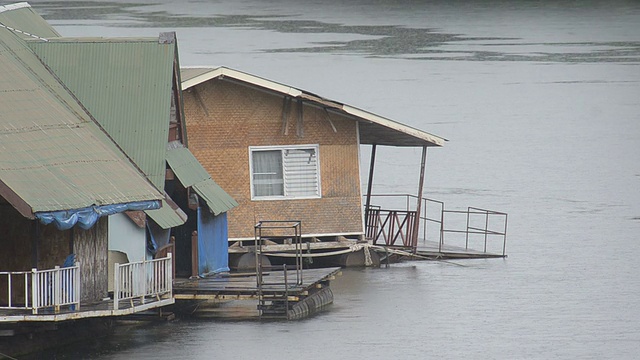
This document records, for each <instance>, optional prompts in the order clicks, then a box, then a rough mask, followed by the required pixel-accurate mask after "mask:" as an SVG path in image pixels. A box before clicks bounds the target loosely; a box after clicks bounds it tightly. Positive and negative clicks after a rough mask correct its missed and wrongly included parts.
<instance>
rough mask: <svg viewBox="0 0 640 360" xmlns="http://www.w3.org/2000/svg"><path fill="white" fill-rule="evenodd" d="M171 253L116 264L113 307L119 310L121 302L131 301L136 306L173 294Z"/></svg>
mask: <svg viewBox="0 0 640 360" xmlns="http://www.w3.org/2000/svg"><path fill="white" fill-rule="evenodd" d="M171 255H172V254H171V253H168V254H167V257H165V258H160V259H153V260H143V261H137V262H132V263H128V264H117V263H116V264H115V265H114V267H115V272H114V276H115V279H114V283H113V284H114V290H113V309H114V310H118V309H119V306H120V302H122V301H127V300H128V301H129V305H130V306H131V307H134V306H135V305H134V302H135V301H136V300H138V301H139V302H140V304H145V303H147V302H154V301H159V300H160V299H161V297H163V296H167V295H168V296H169V297H170V296H171V295H172V289H173V270H172V259H171Z"/></svg>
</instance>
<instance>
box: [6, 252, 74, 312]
mask: <svg viewBox="0 0 640 360" xmlns="http://www.w3.org/2000/svg"><path fill="white" fill-rule="evenodd" d="M4 276H6V279H7V282H6V285H7V289H6V291H3V293H4V294H6V295H7V299H6V304H3V305H2V306H0V309H23V310H29V309H30V310H31V311H32V312H33V314H37V313H38V310H40V309H44V308H53V309H54V311H55V312H56V313H57V312H59V311H60V307H61V306H67V305H68V306H70V307H71V309H72V310H77V309H79V308H80V264H79V263H75V265H74V266H71V267H64V268H61V267H59V266H56V267H55V268H53V269H50V270H38V269H31V271H3V272H0V277H4ZM14 279H15V280H17V281H14ZM29 290H31V293H29ZM18 297H20V301H19V302H17V303H16V302H14V299H17V298H18Z"/></svg>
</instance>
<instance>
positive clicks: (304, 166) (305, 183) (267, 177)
mask: <svg viewBox="0 0 640 360" xmlns="http://www.w3.org/2000/svg"><path fill="white" fill-rule="evenodd" d="M249 169H250V171H251V199H253V200H269V199H304V198H319V197H320V196H321V191H320V163H319V161H318V145H296V146H250V147H249Z"/></svg>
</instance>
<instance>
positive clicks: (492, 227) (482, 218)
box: [440, 206, 508, 256]
mask: <svg viewBox="0 0 640 360" xmlns="http://www.w3.org/2000/svg"><path fill="white" fill-rule="evenodd" d="M445 214H459V215H461V216H463V217H464V219H465V220H466V224H465V226H464V228H462V227H458V228H445V227H443V229H442V237H441V239H440V251H442V246H444V234H446V233H458V234H464V239H465V241H464V248H465V250H468V249H469V242H470V240H472V239H471V238H472V237H476V238H477V237H480V238H481V240H482V241H483V249H482V252H484V253H486V252H487V251H488V248H487V246H488V242H489V239H490V238H495V237H497V238H499V239H501V240H502V255H503V256H504V255H505V254H506V246H507V217H508V215H507V213H504V212H500V211H494V210H488V209H481V208H476V207H472V206H469V207H467V210H466V211H465V210H443V211H442V215H443V224H444V218H445ZM447 217H448V215H447ZM492 219H493V220H492ZM496 222H497V225H496ZM450 223H451V222H449V224H450ZM459 223H460V221H459Z"/></svg>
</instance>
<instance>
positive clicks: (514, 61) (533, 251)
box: [30, 0, 640, 359]
mask: <svg viewBox="0 0 640 360" xmlns="http://www.w3.org/2000/svg"><path fill="white" fill-rule="evenodd" d="M30 3H31V4H32V6H33V7H35V8H36V9H38V11H41V10H44V13H45V15H46V16H47V18H48V19H49V20H51V21H52V22H53V23H54V24H55V25H56V26H57V27H58V28H59V30H60V32H61V33H63V34H72V35H83V34H86V33H90V34H92V35H96V36H98V35H102V36H115V35H117V36H123V35H127V36H137V35H140V34H146V35H149V34H155V35H157V33H158V32H160V31H169V30H177V31H178V39H179V46H180V56H181V64H182V65H200V64H224V65H227V66H230V67H234V68H238V69H240V70H244V71H248V72H252V73H255V74H256V75H261V76H264V77H266V78H269V79H272V80H275V81H279V82H283V83H287V84H291V85H294V86H300V87H302V88H304V89H305V90H308V91H312V92H317V93H319V94H322V95H324V96H327V97H330V98H334V99H336V100H338V101H342V102H345V103H350V104H353V105H355V106H358V107H362V108H364V109H368V110H371V111H373V112H376V113H379V114H381V115H385V116H389V117H391V118H393V119H397V120H399V121H402V122H406V123H407V124H409V125H412V126H414V127H418V128H421V129H424V130H426V131H429V132H433V133H435V134H438V135H441V136H444V137H446V138H448V139H450V140H451V141H450V142H449V143H447V144H446V145H445V146H444V147H443V148H442V149H430V150H429V156H428V161H427V163H428V164H427V183H426V193H427V194H428V195H429V197H433V198H436V199H440V200H444V201H445V202H446V203H447V205H448V208H450V207H452V208H454V209H455V208H460V207H466V206H469V205H471V206H480V207H487V208H490V209H495V210H500V211H506V212H508V213H509V239H508V240H507V254H508V255H509V257H508V258H507V259H505V260H487V261H464V262H456V263H457V264H458V265H456V264H452V263H445V262H414V263H406V264H400V265H395V266H392V267H390V268H388V269H366V270H346V271H344V274H343V276H342V277H340V278H338V279H337V280H335V281H334V282H333V284H332V288H333V292H334V295H335V304H334V305H333V306H332V307H331V308H330V309H329V310H328V311H326V312H324V313H322V314H319V315H318V316H314V317H312V318H310V319H307V320H303V321H298V322H291V323H289V322H270V323H256V322H246V321H243V322H229V321H209V320H197V319H180V320H178V321H175V322H171V323H166V324H156V325H153V326H145V327H131V328H125V329H123V330H122V331H120V332H119V333H117V334H114V335H113V336H109V337H107V338H104V339H100V340H93V341H89V342H87V343H85V344H84V345H82V346H80V345H78V346H74V347H71V348H66V349H61V350H59V351H53V352H48V353H46V354H39V355H38V356H37V357H36V358H57V359H62V358H64V359H81V358H82V359H84V358H95V359H125V358H126V359H129V358H154V359H158V358H167V359H168V358H176V357H182V358H194V359H211V358H214V357H215V358H222V359H225V358H243V359H244V358H280V359H294V358H296V359H297V358H300V357H304V358H308V359H326V358H338V359H341V358H347V357H348V358H353V359H372V358H381V359H382V358H384V359H389V358H403V359H404V358H416V359H418V358H420V359H423V358H434V357H442V358H482V359H485V358H486V359H493V358H498V359H502V358H503V359H514V358H515V359H554V358H566V359H576V358H581V359H582V358H593V359H602V358H616V359H618V358H619V359H622V358H635V357H637V354H638V353H640V328H639V327H638V323H639V321H640V310H639V309H640V282H638V281H637V270H636V269H637V254H638V253H639V252H640V242H639V241H638V234H640V221H638V220H640V191H638V189H639V188H640V157H638V155H637V154H640V100H639V99H640V87H639V86H638V83H640V26H638V24H640V4H639V3H638V2H636V1H612V2H599V1H589V0H579V1H573V2H570V3H569V4H565V3H562V2H544V1H530V2H526V1H522V2H513V1H498V0H494V1H476V2H473V1H409V0H404V1H390V0H389V1H380V0H377V1H365V0H357V1H349V2H337V1H311V0H307V1H287V0H271V1H255V0H245V1H236V2H231V1H213V0H202V1H189V2H184V3H181V5H180V6H176V5H175V3H174V2H171V1H168V0H149V1H145V2H143V1H140V2H136V3H133V2H127V1H124V0H123V1H118V2H98V1H62V2H52V1H44V2H43V1H38V0H36V1H32V2H30ZM87 20H88V21H87ZM368 151H369V150H368V148H367V147H363V149H362V157H363V159H367V158H368ZM419 156H420V152H419V151H414V150H412V149H386V148H381V149H379V150H378V155H377V159H379V160H378V165H377V167H376V171H377V175H376V176H377V181H376V184H375V185H374V192H379V193H389V192H395V193H413V192H415V189H416V182H417V178H418V168H417V166H418V165H419ZM365 162H366V160H365ZM414 175H415V176H414ZM364 178H365V179H366V176H365V177H364ZM449 205H451V206H449ZM459 265H463V266H459Z"/></svg>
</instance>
